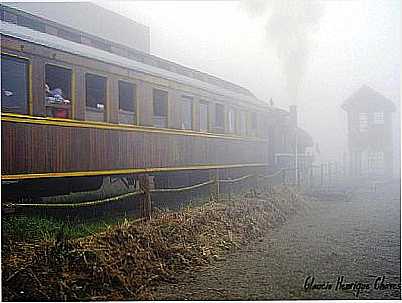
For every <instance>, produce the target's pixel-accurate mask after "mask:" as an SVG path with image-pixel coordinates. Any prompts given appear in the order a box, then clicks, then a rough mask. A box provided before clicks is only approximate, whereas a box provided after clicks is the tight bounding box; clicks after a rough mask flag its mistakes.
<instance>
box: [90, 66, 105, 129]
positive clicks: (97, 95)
mask: <svg viewBox="0 0 402 303" xmlns="http://www.w3.org/2000/svg"><path fill="white" fill-rule="evenodd" d="M85 91H86V112H85V117H86V120H91V121H105V112H106V111H105V108H106V78H105V77H102V76H98V75H94V74H86V75H85Z"/></svg>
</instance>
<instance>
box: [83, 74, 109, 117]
mask: <svg viewBox="0 0 402 303" xmlns="http://www.w3.org/2000/svg"><path fill="white" fill-rule="evenodd" d="M87 75H93V76H97V77H101V78H104V79H105V104H104V106H105V107H106V108H105V109H104V112H103V115H104V117H103V120H102V121H97V120H87V114H86V112H87V108H88V107H90V106H87V98H88V90H87ZM109 81H110V79H109V78H108V76H107V75H105V74H104V73H102V72H98V71H97V70H96V71H92V70H88V71H85V72H84V93H85V99H84V109H85V121H90V122H108V121H109V108H110V104H109V97H108V84H109Z"/></svg>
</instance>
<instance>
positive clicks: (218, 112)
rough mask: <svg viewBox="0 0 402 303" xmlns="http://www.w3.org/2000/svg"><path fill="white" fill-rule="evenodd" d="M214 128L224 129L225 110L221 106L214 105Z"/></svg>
mask: <svg viewBox="0 0 402 303" xmlns="http://www.w3.org/2000/svg"><path fill="white" fill-rule="evenodd" d="M215 126H216V127H218V128H224V127H225V110H224V107H223V105H222V104H216V105H215Z"/></svg>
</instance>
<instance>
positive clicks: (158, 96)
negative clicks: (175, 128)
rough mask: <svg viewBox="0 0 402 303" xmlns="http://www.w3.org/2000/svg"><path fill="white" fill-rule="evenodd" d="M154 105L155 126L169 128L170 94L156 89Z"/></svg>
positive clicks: (154, 91)
mask: <svg viewBox="0 0 402 303" xmlns="http://www.w3.org/2000/svg"><path fill="white" fill-rule="evenodd" d="M153 105H154V126H155V127H167V117H168V92H166V91H163V90H159V89H154V90H153Z"/></svg>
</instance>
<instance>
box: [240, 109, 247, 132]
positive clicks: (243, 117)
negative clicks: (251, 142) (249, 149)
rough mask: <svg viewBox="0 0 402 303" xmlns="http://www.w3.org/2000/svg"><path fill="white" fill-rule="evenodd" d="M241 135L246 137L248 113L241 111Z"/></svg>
mask: <svg viewBox="0 0 402 303" xmlns="http://www.w3.org/2000/svg"><path fill="white" fill-rule="evenodd" d="M239 127H240V129H239V133H240V135H242V136H244V135H246V130H247V129H246V127H247V126H246V112H244V111H240V113H239Z"/></svg>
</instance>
